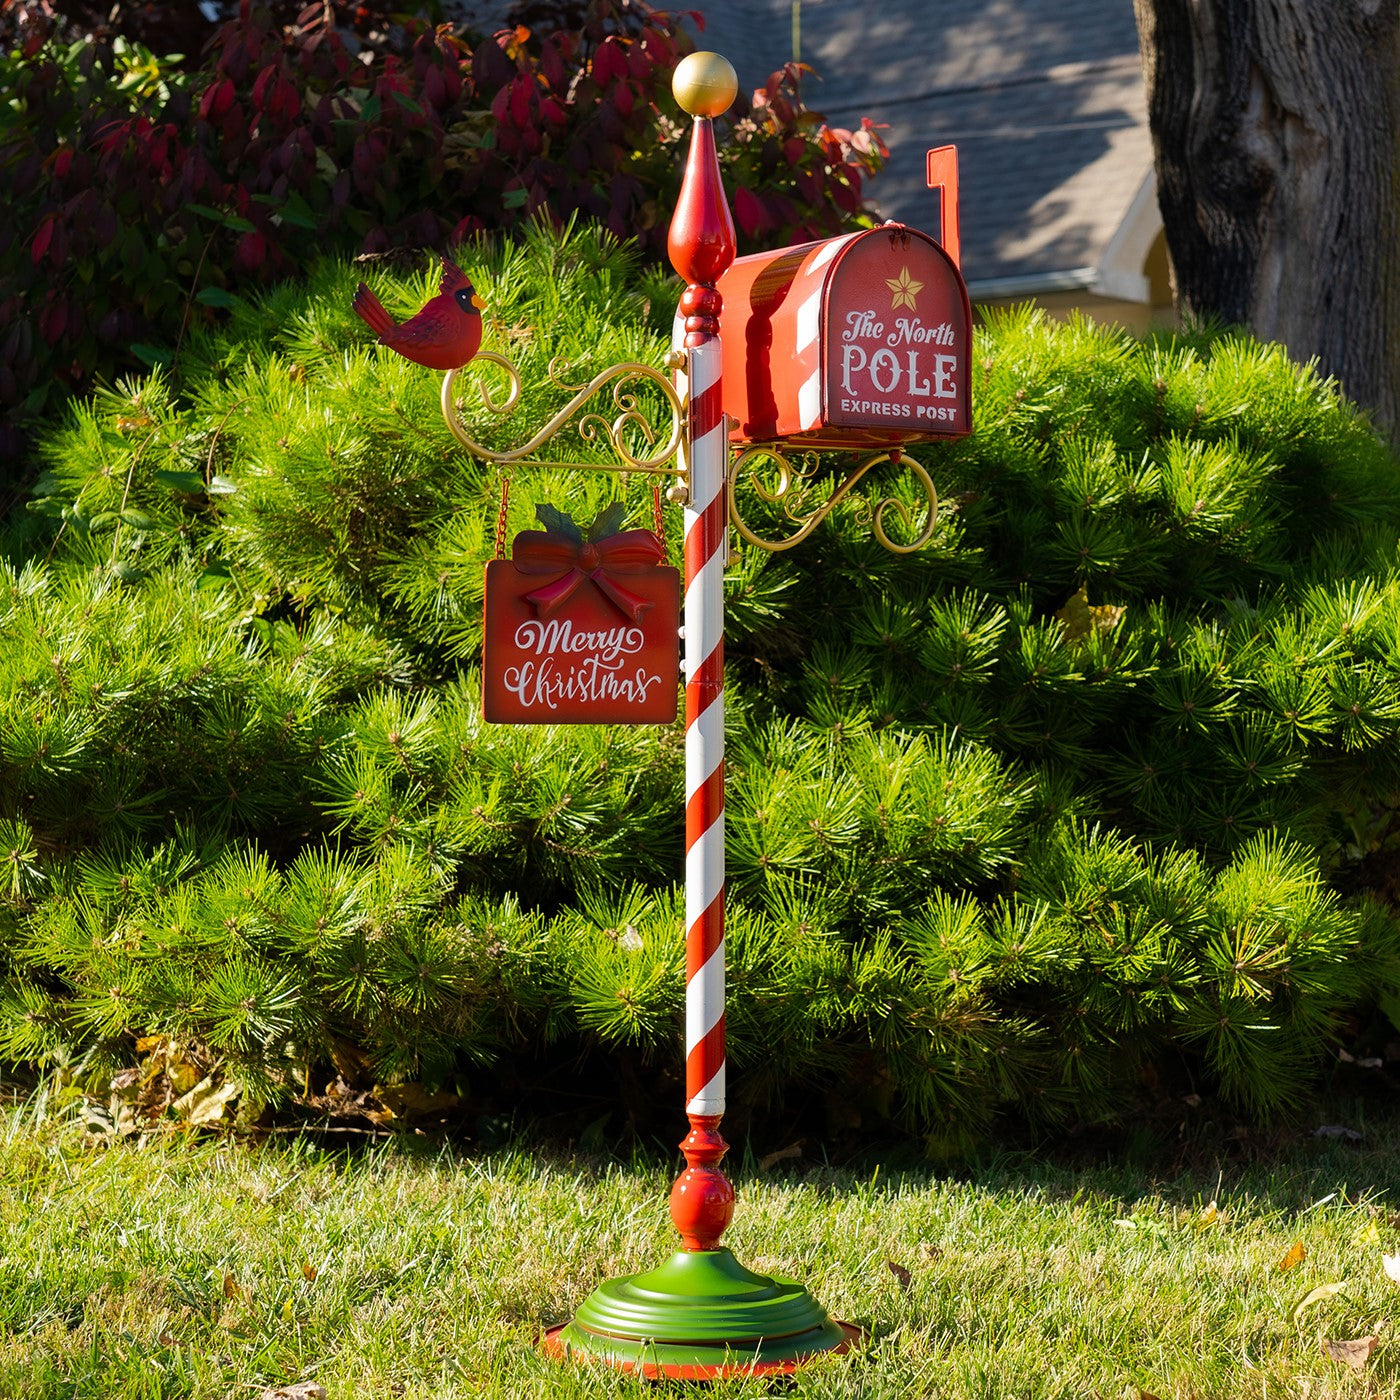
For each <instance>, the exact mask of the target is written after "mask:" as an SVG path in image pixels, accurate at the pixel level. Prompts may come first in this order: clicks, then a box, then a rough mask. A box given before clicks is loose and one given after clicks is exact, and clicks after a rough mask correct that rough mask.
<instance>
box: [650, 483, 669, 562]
mask: <svg viewBox="0 0 1400 1400" xmlns="http://www.w3.org/2000/svg"><path fill="white" fill-rule="evenodd" d="M651 509H652V516H653V518H654V519H655V521H656V542H657V544H659V545H660V546H661V548H662V549H665V548H666V524H665V522H664V521H663V520H662V519H661V487H660V486H657V485H655V484H653V485H652V488H651Z"/></svg>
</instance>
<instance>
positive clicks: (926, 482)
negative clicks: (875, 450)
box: [729, 446, 938, 554]
mask: <svg viewBox="0 0 1400 1400" xmlns="http://www.w3.org/2000/svg"><path fill="white" fill-rule="evenodd" d="M765 459H766V460H768V461H771V462H773V463H774V464H776V466H777V469H778V479H777V483H776V485H774V486H773V487H769V486H768V485H767V484H765V482H764V481H763V480H762V479H761V478H760V476H759V473H758V468H757V463H758V462H759V461H761V460H765ZM882 462H893V463H895V464H896V465H897V466H899V467H901V468H904V469H907V470H908V471H910V472H911V473H912V474H913V476H914V479H915V481H916V482H918V485H919V489H920V491H921V492H922V493H923V496H924V500H925V501H926V502H927V504H928V514H927V516H926V517H925V519H924V523H923V525H922V526H921V527H920V529H919V530H918V532H917V534H916V535H915V537H914V538H913V539H912V540H911V541H910V542H909V543H908V544H898V543H896V542H895V541H894V540H892V539H891V538H890V536H889V533H888V532H887V531H886V529H885V516H886V513H887V512H888V511H890V510H893V511H894V512H895V514H896V515H898V516H899V518H900V520H901V522H902V523H903V524H904V526H905V527H906V528H907V529H911V530H912V529H913V528H914V519H913V514H912V512H911V511H910V509H909V507H908V506H906V505H905V504H904V502H903V501H900V500H897V499H895V498H894V497H886V499H884V500H882V501H880V502H878V503H877V504H876V505H875V506H874V508H873V509H870V510H869V520H870V528H871V531H872V532H873V533H874V535H875V538H876V539H877V540H878V541H879V542H880V544H881V545H882V546H883V547H884V548H885V549H888V550H889V551H890V552H891V553H892V554H912V553H913V552H914V551H915V550H916V549H922V548H923V547H924V545H926V544H927V543H928V542H929V540H931V539H932V538H933V532H934V528H935V527H936V525H937V524H938V492H937V490H936V489H935V488H934V485H933V479H932V478H931V477H930V476H929V474H928V472H927V471H925V470H924V468H923V466H922V465H921V464H920V463H918V462H916V461H914V459H913V458H912V457H908V456H905V455H903V454H898V453H889V452H882V453H881V454H880V455H879V456H876V457H871V458H870V459H869V461H866V462H862V463H861V465H860V466H859V467H857V468H856V470H855V471H853V472H852V473H851V474H850V476H848V477H847V478H846V479H845V481H843V482H842V483H841V484H840V485H839V486H838V487H837V488H836V489H835V490H834V491H833V492H832V493H831V495H830V496H829V497H828V498H827V499H826V500H825V501H823V502H822V503H821V504H820V505H819V506H816V507H815V508H814V509H812V510H809V511H805V512H804V507H805V505H806V502H807V498H808V496H809V494H810V482H811V473H810V472H806V471H802V470H799V469H798V468H797V467H794V466H793V464H792V463H791V462H790V461H789V460H788V459H787V458H786V457H785V456H784V455H783V454H782V453H781V452H780V451H778V449H777V448H775V447H765V446H757V447H750V448H748V449H746V450H745V451H743V452H741V453H739V455H738V456H737V457H735V458H734V460H733V462H732V463H731V464H730V467H729V521H730V524H732V525H733V526H734V528H735V529H736V530H737V531H738V532H739V534H740V536H741V537H742V538H743V539H744V540H746V541H747V542H748V543H749V544H751V545H754V546H755V547H756V548H758V549H765V550H767V551H768V552H769V553H771V554H776V553H778V552H779V551H781V550H785V549H791V548H792V547H793V546H794V545H796V544H801V542H802V541H803V540H805V539H806V538H807V536H808V535H810V534H811V533H812V531H813V530H815V529H816V528H817V526H818V525H820V524H821V523H822V521H823V520H825V519H826V517H827V516H828V515H830V514H831V512H832V511H833V510H835V509H836V507H837V506H838V505H840V504H841V502H842V501H843V500H845V499H846V497H847V496H848V495H850V493H851V491H852V490H853V489H854V487H855V486H856V485H857V484H858V483H859V482H860V480H861V478H862V477H864V476H865V474H866V473H867V472H869V471H870V470H872V468H874V467H878V466H879V465H880V464H881V463H882ZM743 473H747V474H748V477H749V482H750V484H751V485H752V486H753V489H754V491H755V492H756V493H757V494H758V495H759V496H760V497H761V498H762V499H763V500H765V501H767V502H768V503H769V504H770V505H777V506H781V507H782V509H783V514H784V515H785V516H786V517H787V518H788V519H789V520H791V521H792V522H793V523H794V524H795V525H796V526H797V529H796V530H794V531H793V533H792V534H790V535H788V536H787V537H786V538H784V539H779V540H771V539H764V538H763V537H762V536H761V535H759V534H758V533H756V532H755V531H754V530H753V528H752V527H751V526H750V525H749V524H748V522H747V521H745V519H744V518H743V516H742V515H741V514H740V511H739V501H738V491H737V487H738V483H739V477H740V475H741V474H743Z"/></svg>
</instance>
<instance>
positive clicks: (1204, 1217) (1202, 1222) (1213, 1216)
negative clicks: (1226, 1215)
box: [1193, 1201, 1220, 1230]
mask: <svg viewBox="0 0 1400 1400" xmlns="http://www.w3.org/2000/svg"><path fill="white" fill-rule="evenodd" d="M1219 1219H1220V1207H1219V1206H1218V1205H1217V1204H1216V1203H1215V1202H1214V1201H1212V1202H1211V1203H1210V1204H1209V1205H1208V1206H1206V1207H1205V1208H1204V1209H1203V1210H1202V1211H1201V1213H1200V1214H1199V1215H1198V1216H1197V1217H1196V1219H1195V1221H1194V1222H1193V1223H1194V1224H1195V1226H1196V1229H1198V1230H1205V1229H1207V1228H1209V1227H1210V1226H1211V1225H1214V1224H1215V1223H1216V1221H1217V1220H1219Z"/></svg>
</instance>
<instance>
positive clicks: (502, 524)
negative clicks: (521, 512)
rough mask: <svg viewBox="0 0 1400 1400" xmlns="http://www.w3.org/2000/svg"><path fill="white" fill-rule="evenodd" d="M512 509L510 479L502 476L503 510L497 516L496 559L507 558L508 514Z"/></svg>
mask: <svg viewBox="0 0 1400 1400" xmlns="http://www.w3.org/2000/svg"><path fill="white" fill-rule="evenodd" d="M509 507H510V477H508V476H506V475H504V474H503V475H502V476H501V509H500V513H499V514H498V515H497V516H496V558H497V559H504V558H505V557H506V512H507V510H508V509H509Z"/></svg>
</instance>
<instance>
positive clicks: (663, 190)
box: [0, 0, 884, 460]
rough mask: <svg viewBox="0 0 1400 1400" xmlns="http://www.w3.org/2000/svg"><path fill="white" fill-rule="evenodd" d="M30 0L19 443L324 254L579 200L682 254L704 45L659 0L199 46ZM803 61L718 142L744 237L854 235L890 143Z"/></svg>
mask: <svg viewBox="0 0 1400 1400" xmlns="http://www.w3.org/2000/svg"><path fill="white" fill-rule="evenodd" d="M150 8H152V7H150V6H147V7H138V9H150ZM157 8H158V7H157ZM369 10H374V11H375V13H374V14H370V13H369ZM19 11H23V12H24V14H23V15H22V16H21V18H22V19H24V20H25V23H24V24H21V25H20V26H19V28H18V29H17V31H16V32H17V33H18V34H22V35H24V36H25V38H24V41H23V42H22V43H20V44H19V46H18V47H16V48H15V49H14V50H13V51H12V52H10V53H9V55H8V56H7V57H4V58H0V98H2V99H3V101H0V182H3V183H4V184H5V185H6V186H7V187H8V188H9V189H10V191H11V197H10V199H9V201H8V207H7V217H6V218H5V219H4V220H3V221H0V413H3V414H4V415H5V417H6V418H7V419H8V423H9V432H10V434H11V437H10V440H9V441H8V442H6V441H0V460H3V459H5V458H10V459H12V460H13V459H14V458H15V457H16V456H17V452H16V449H15V442H14V437H13V433H14V426H13V425H14V423H15V422H16V421H18V420H19V419H21V418H23V417H24V416H26V415H34V414H37V413H41V412H43V411H44V409H45V408H46V407H51V406H52V397H53V395H54V391H55V389H59V390H62V389H63V388H64V387H68V388H81V387H83V386H85V385H86V384H87V383H88V382H89V381H90V379H91V377H92V376H93V375H94V374H98V375H111V374H112V373H114V372H116V371H118V370H120V369H121V368H123V367H124V366H125V365H128V364H131V363H134V362H135V361H137V360H145V361H146V362H148V363H151V362H155V361H158V360H170V359H172V358H174V359H178V352H179V347H180V344H181V341H182V339H183V337H184V336H185V334H186V333H187V331H188V328H189V325H190V323H191V321H192V319H194V318H207V317H209V316H212V315H214V314H216V313H217V311H218V309H219V308H220V307H224V306H227V305H228V304H229V301H230V298H231V297H233V296H235V295H237V294H238V293H239V292H240V291H244V290H247V289H249V288H251V287H256V286H258V285H261V284H265V283H268V282H270V281H273V280H276V279H280V278H284V277H287V276H290V275H292V274H294V273H295V272H296V271H297V269H298V267H299V266H301V265H302V264H304V263H305V262H307V261H308V260H309V259H311V258H312V257H314V256H315V255H317V254H319V253H322V252H326V251H363V252H367V253H375V252H384V251H387V250H389V249H392V248H396V247H414V246H427V247H442V246H444V245H445V244H447V243H448V242H450V241H452V240H454V239H460V238H462V237H463V236H464V235H466V234H469V233H471V232H474V231H480V230H492V229H508V228H510V227H511V226H512V225H513V224H515V223H517V222H518V221H519V220H520V219H521V218H523V217H528V216H535V217H544V218H549V219H553V220H556V221H560V222H562V221H564V220H566V219H567V218H569V217H570V216H571V215H575V214H582V215H583V216H585V217H588V218H591V219H596V220H598V221H600V222H602V223H603V224H605V225H606V226H607V227H608V228H609V229H610V230H611V231H612V232H613V233H615V234H617V235H618V236H619V237H623V238H635V239H637V240H638V241H639V243H640V244H641V245H642V247H643V249H644V251H645V253H646V254H647V255H648V256H650V257H653V258H661V257H663V256H664V250H665V230H666V225H667V222H668V220H669V218H670V212H671V207H672V204H673V202H674V197H675V194H676V190H677V188H678V186H679V181H680V174H681V168H682V165H683V141H684V138H685V123H684V120H683V118H682V114H681V113H680V112H679V110H678V109H677V107H676V105H675V103H674V101H673V99H672V97H671V92H670V78H671V72H672V70H673V68H674V66H675V64H676V62H677V61H678V60H679V59H680V57H681V56H682V55H683V54H684V53H686V52H687V51H689V49H690V48H691V47H692V44H691V42H690V39H689V37H688V35H687V34H686V32H685V30H683V29H682V28H681V27H680V23H679V17H678V16H675V15H671V14H667V13H664V12H661V11H657V10H653V9H651V8H650V7H649V6H648V5H646V4H644V3H641V2H640V0H589V2H588V3H587V4H586V6H582V7H578V6H574V7H572V11H571V9H570V7H569V6H568V4H567V0H556V3H551V4H545V5H536V6H535V7H534V8H533V10H532V11H530V12H529V13H530V18H531V19H532V21H533V27H530V26H527V25H525V24H520V25H518V26H517V27H516V28H514V29H509V30H504V31H502V32H500V33H497V34H495V35H493V36H489V37H485V38H472V37H471V36H468V35H466V34H464V33H461V32H458V31H456V30H454V29H453V28H452V27H451V26H448V25H445V24H439V25H433V24H431V23H429V22H428V21H427V20H421V19H420V20H412V19H403V18H402V17H398V22H397V23H396V24H394V25H393V26H387V25H386V27H384V28H383V29H376V28H374V25H375V24H376V23H382V22H383V16H379V13H378V9H377V8H376V7H372V6H371V7H366V6H356V5H345V4H329V3H325V2H324V0H322V2H321V3H316V4H311V5H307V6H305V7H304V8H301V9H300V10H297V8H296V7H295V6H292V7H288V6H286V5H283V6H281V7H280V8H278V9H274V8H272V7H269V6H266V5H260V4H256V3H253V0H242V3H241V5H240V6H239V9H238V13H237V14H236V16H234V17H233V18H231V19H229V20H228V21H227V22H225V23H223V24H222V25H219V26H218V27H217V28H214V29H213V30H212V33H211V35H210V38H209V40H208V43H207V46H206V48H205V51H204V53H203V56H202V59H200V60H199V62H198V66H197V67H195V66H191V65H192V62H193V60H191V59H190V58H186V59H184V60H183V66H182V64H181V62H180V61H176V60H174V59H171V60H160V59H157V58H156V57H155V56H153V55H152V54H151V53H150V51H149V50H147V49H144V48H143V47H141V45H140V44H138V43H135V42H133V41H132V40H131V39H130V38H128V37H126V36H125V35H120V34H118V35H110V34H105V33H104V32H103V31H101V30H100V29H98V30H97V31H96V32H95V37H91V38H89V39H88V40H86V41H76V42H73V43H65V42H63V34H62V30H61V27H60V25H59V20H58V17H57V16H56V15H55V14H54V13H53V9H52V7H51V6H50V5H49V4H48V3H47V0H32V2H31V3H28V4H25V5H18V4H16V3H15V0H8V3H6V5H5V11H4V18H5V19H6V20H8V21H11V22H13V20H14V16H15V15H16V14H17V13H18V12H19ZM362 12H363V13H362ZM376 16H378V17H376ZM46 25H47V26H48V27H47V28H46V27H45V26H46ZM357 25H358V26H359V31H360V32H357V28H356V26H357ZM796 79H797V72H796V70H795V69H793V68H791V67H789V68H788V69H786V70H784V71H782V72H780V73H775V74H774V75H773V77H772V78H771V79H770V80H769V82H768V84H767V86H766V87H765V88H764V89H761V90H760V91H759V92H758V93H755V94H754V96H753V99H752V102H747V101H741V102H740V103H739V104H738V105H737V107H736V111H735V113H734V115H733V117H732V119H731V122H730V132H729V136H728V139H726V140H724V141H722V142H721V152H722V160H723V161H724V162H725V164H726V166H727V170H728V182H729V185H730V188H731V189H732V190H733V191H734V192H735V195H734V197H735V213H736V218H737V223H738V226H739V230H740V237H741V246H742V245H745V244H747V245H748V246H749V247H759V246H776V245H780V244H782V243H786V242H791V241H795V240H798V239H801V238H804V237H810V236H819V235H823V234H828V233H834V232H837V231H838V230H839V229H840V228H841V227H843V226H844V225H845V224H846V223H847V222H848V221H849V219H850V218H851V217H852V216H856V215H858V214H859V213H860V211H861V209H862V206H863V189H862V180H863V179H864V177H865V176H867V175H869V174H871V173H873V172H874V171H876V170H878V169H879V166H880V164H881V160H882V157H883V153H884V151H883V147H882V145H881V144H880V141H879V138H878V137H877V136H876V135H875V133H874V131H873V129H872V128H871V126H870V124H869V123H868V122H866V123H865V124H864V126H863V128H862V130H860V131H858V132H855V133H854V134H853V133H850V132H838V131H832V130H830V129H829V128H827V127H826V126H825V125H823V124H822V123H821V121H820V119H819V118H818V117H817V116H816V115H815V114H813V113H811V112H808V111H807V110H806V109H805V108H804V107H803V105H802V102H801V99H800V96H799V95H798V90H797V81H796ZM4 431H5V429H3V428H0V433H3V432H4ZM7 449H8V450H7Z"/></svg>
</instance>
